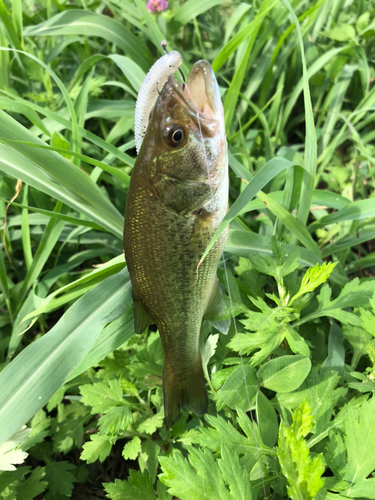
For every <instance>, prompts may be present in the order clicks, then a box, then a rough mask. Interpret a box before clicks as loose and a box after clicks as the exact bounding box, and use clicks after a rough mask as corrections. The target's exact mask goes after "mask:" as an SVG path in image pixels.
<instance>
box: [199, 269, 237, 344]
mask: <svg viewBox="0 0 375 500" xmlns="http://www.w3.org/2000/svg"><path fill="white" fill-rule="evenodd" d="M203 318H204V319H206V320H207V321H209V322H210V323H211V324H212V325H213V326H214V327H215V328H216V329H217V330H219V332H220V333H223V334H224V335H226V334H227V333H228V330H229V327H230V323H231V318H232V312H231V310H230V307H229V304H227V302H226V301H225V298H224V295H223V292H222V291H221V288H220V285H219V281H218V279H217V278H216V280H215V284H214V286H213V289H212V293H211V297H210V300H209V302H208V306H207V309H206V312H205V313H204V316H203Z"/></svg>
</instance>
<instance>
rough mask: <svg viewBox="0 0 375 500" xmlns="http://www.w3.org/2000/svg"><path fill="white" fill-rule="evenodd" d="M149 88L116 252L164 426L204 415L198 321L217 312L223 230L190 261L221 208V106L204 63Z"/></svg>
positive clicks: (224, 183) (224, 189)
mask: <svg viewBox="0 0 375 500" xmlns="http://www.w3.org/2000/svg"><path fill="white" fill-rule="evenodd" d="M158 90H159V91H160V94H159V96H158V98H157V101H156V104H155V106H154V107H153V109H152V112H151V114H150V119H149V123H148V126H147V130H146V131H145V135H144V139H143V142H142V145H141V147H140V151H139V155H138V157H137V160H136V162H135V165H134V170H133V173H132V176H131V181H130V185H129V192H128V197H127V203H126V213H125V228H124V248H125V258H126V262H127V266H128V269H129V273H130V277H131V282H132V286H133V297H134V324H135V331H136V332H137V333H142V332H143V331H144V330H145V328H146V327H147V326H148V325H150V324H156V325H157V327H158V329H159V333H160V337H161V341H162V346H163V353H164V371H163V392H164V411H165V423H166V426H167V427H170V426H171V425H172V424H173V423H174V422H175V421H176V420H177V419H178V417H179V415H180V409H181V408H182V407H183V406H186V407H188V408H189V409H191V410H192V411H194V412H195V413H196V414H198V415H202V414H204V413H205V412H206V411H207V393H206V388H205V380H204V375H203V369H202V362H201V356H200V344H201V323H202V318H203V316H204V315H205V314H207V315H209V316H211V317H212V316H213V315H214V314H215V312H219V311H220V310H221V309H222V308H223V302H222V301H223V298H222V295H221V290H220V288H219V284H218V281H217V276H216V269H217V265H218V262H219V259H220V256H221V255H222V251H223V247H224V244H225V241H226V238H227V233H223V234H222V235H221V237H220V238H219V239H218V240H217V242H216V243H215V245H214V246H213V248H212V250H211V251H210V252H209V254H208V256H207V257H206V259H205V260H204V261H203V262H202V264H201V265H200V266H199V267H198V264H199V261H200V258H201V256H202V254H203V252H204V250H205V249H206V247H207V245H208V243H209V241H210V240H211V238H212V236H213V235H214V233H215V231H216V229H217V227H218V225H219V223H220V221H221V220H222V219H223V217H224V215H225V213H226V211H227V207H228V159H227V142H226V136H225V128H224V115H223V106H222V103H221V99H220V94H219V88H218V85H217V81H216V78H215V75H214V73H213V70H212V68H211V66H210V64H209V63H208V62H207V61H199V62H197V63H196V64H195V65H194V66H193V68H192V71H191V73H190V75H189V78H188V82H187V85H186V86H183V85H181V84H180V83H179V82H178V81H177V80H176V79H175V78H174V77H173V76H170V77H169V79H168V81H167V83H165V85H164V86H163V88H162V89H158ZM224 307H225V306H224Z"/></svg>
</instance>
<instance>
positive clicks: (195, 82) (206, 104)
mask: <svg viewBox="0 0 375 500" xmlns="http://www.w3.org/2000/svg"><path fill="white" fill-rule="evenodd" d="M184 93H185V95H186V97H187V98H188V100H189V101H190V102H191V104H193V106H194V107H195V109H196V110H198V112H199V113H200V114H201V115H203V116H204V117H205V118H211V119H216V120H218V119H220V118H221V115H222V110H223V105H222V103H221V98H220V92H219V86H218V84H217V81H216V77H215V74H214V72H213V70H212V67H211V64H210V63H208V62H207V61H198V62H196V63H195V64H194V66H193V68H192V70H191V71H190V74H189V79H188V81H187V84H186V85H185V89H184Z"/></svg>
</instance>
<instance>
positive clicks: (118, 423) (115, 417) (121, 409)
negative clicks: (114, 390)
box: [98, 406, 132, 436]
mask: <svg viewBox="0 0 375 500" xmlns="http://www.w3.org/2000/svg"><path fill="white" fill-rule="evenodd" d="M131 419H132V413H131V410H130V408H128V407H127V406H114V407H112V408H109V410H106V412H105V414H104V415H102V416H101V417H100V418H99V420H98V425H99V433H100V434H109V435H111V436H112V435H113V436H115V435H117V434H118V433H119V432H120V430H122V431H126V429H127V428H128V425H129V423H130V422H131Z"/></svg>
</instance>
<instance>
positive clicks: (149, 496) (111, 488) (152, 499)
mask: <svg viewBox="0 0 375 500" xmlns="http://www.w3.org/2000/svg"><path fill="white" fill-rule="evenodd" d="M103 486H104V489H105V491H106V493H107V497H108V498H110V499H111V500H156V496H155V493H154V487H153V485H152V483H151V480H150V476H149V475H148V472H147V471H145V472H144V473H143V474H142V472H139V471H135V470H132V469H130V471H129V479H128V480H127V481H120V480H119V479H115V482H114V483H103Z"/></svg>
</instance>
